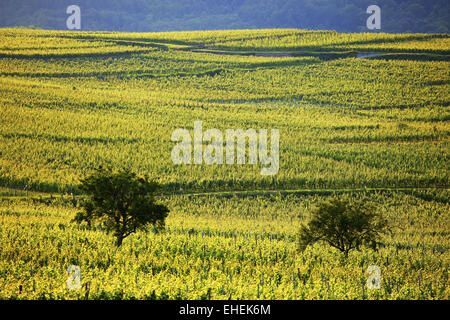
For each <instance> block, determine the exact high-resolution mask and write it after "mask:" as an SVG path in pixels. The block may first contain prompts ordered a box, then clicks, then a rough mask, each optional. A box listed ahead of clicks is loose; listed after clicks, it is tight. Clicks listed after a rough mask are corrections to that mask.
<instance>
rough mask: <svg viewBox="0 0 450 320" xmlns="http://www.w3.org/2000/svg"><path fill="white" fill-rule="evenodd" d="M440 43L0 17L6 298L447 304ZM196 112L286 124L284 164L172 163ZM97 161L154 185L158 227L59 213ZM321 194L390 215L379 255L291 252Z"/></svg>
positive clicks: (447, 134)
mask: <svg viewBox="0 0 450 320" xmlns="http://www.w3.org/2000/svg"><path fill="white" fill-rule="evenodd" d="M361 54H367V58H358V56H359V55H361ZM449 57H450V37H449V36H448V35H447V34H384V33H359V34H358V33H338V32H334V31H308V30H298V29H260V30H228V31H192V32H161V33H121V32H77V31H73V32H72V31H71V32H69V31H50V30H32V29H22V28H4V29H0V299H93V300H102V299H186V300H192V299H195V300H197V299H214V300H225V299H232V300H237V299H244V300H247V299H251V300H253V299H264V300H302V299H308V300H309V299H312V300H316V299H339V300H340V299H345V300H346V299H350V300H354V299H393V300H395V299H406V300H410V299H422V300H423V299H425V300H448V298H449V294H450V289H449V286H448V284H449V279H448V268H449V262H450V259H449V258H450V255H449V252H450V251H449V250H450V204H449V172H450V171H449V164H450V152H449V150H450V94H449V92H450V60H449ZM195 121H202V123H203V127H204V130H206V129H212V128H215V129H218V130H220V131H221V132H225V131H226V130H227V129H243V130H247V129H250V128H252V129H255V130H260V129H269V130H270V129H278V130H279V135H280V136H279V171H278V172H277V174H276V175H261V174H260V168H261V166H260V164H248V163H246V164H234V165H228V164H226V165H225V164H224V165H221V164H213V165H209V164H205V163H203V164H198V165H196V164H192V165H177V164H174V163H173V161H172V158H171V152H172V149H173V147H174V146H175V143H174V142H173V141H172V140H171V134H172V132H173V131H174V130H176V129H177V128H186V129H188V130H189V131H190V132H192V130H193V128H194V122H195ZM223 149H224V150H225V145H224V146H223ZM98 165H107V166H112V167H115V168H120V167H128V168H130V169H132V170H133V171H134V172H136V173H138V174H139V175H144V174H148V175H149V176H150V177H152V178H153V179H155V181H157V182H158V183H159V184H160V185H161V186H162V188H161V190H160V191H159V193H158V195H157V198H158V199H159V200H160V201H161V202H162V203H164V204H165V205H167V207H168V208H169V209H170V213H169V216H168V218H167V221H166V227H165V230H163V231H162V232H161V233H156V232H153V231H152V230H149V231H147V232H144V231H139V232H137V233H135V234H132V235H130V236H129V237H127V238H126V239H125V240H124V242H123V245H122V246H121V247H119V248H116V247H115V246H114V238H113V236H112V235H111V234H108V233H106V232H105V231H104V230H102V228H101V226H100V225H95V226H91V227H87V226H85V225H79V224H75V223H73V222H71V220H72V219H73V218H74V216H75V215H76V213H77V212H78V211H79V210H80V207H79V206H77V205H76V201H75V205H74V202H73V200H74V199H76V200H78V201H79V200H81V199H82V197H83V195H82V193H81V192H80V190H79V188H78V187H77V186H78V184H79V183H80V180H81V179H82V178H83V177H85V176H86V175H88V174H90V173H92V172H93V171H94V170H95V169H96V168H97V167H98ZM332 196H337V197H343V198H346V197H348V198H351V199H363V200H364V201H367V202H371V203H373V204H375V205H376V208H377V210H378V211H380V212H381V213H383V214H384V215H385V216H386V217H387V219H388V221H389V223H390V224H391V225H392V226H393V229H394V231H393V233H392V234H390V235H387V236H386V237H385V238H383V240H382V246H381V248H379V250H377V251H374V250H372V249H368V248H367V249H366V248H364V249H363V250H361V251H352V252H351V253H350V255H349V257H348V260H346V259H344V258H343V257H342V254H341V253H340V252H339V251H337V250H336V249H334V248H331V247H328V246H326V245H325V244H323V243H320V244H319V243H317V244H314V246H312V247H308V249H307V250H306V251H304V252H303V253H301V252H299V251H298V250H297V233H298V230H299V227H300V225H301V224H303V223H306V222H307V221H308V220H309V219H310V217H311V210H312V209H313V208H314V207H315V206H316V205H317V204H318V203H319V202H320V201H322V200H326V199H329V198H330V197H332ZM70 265H75V266H78V267H79V268H80V271H81V288H80V289H78V290H69V289H68V287H67V285H66V280H67V278H68V273H67V268H68V267H69V266H70ZM371 265H376V266H378V267H379V268H380V270H381V289H368V288H367V286H366V282H367V278H368V274H367V272H366V271H367V268H368V267H369V266H371Z"/></svg>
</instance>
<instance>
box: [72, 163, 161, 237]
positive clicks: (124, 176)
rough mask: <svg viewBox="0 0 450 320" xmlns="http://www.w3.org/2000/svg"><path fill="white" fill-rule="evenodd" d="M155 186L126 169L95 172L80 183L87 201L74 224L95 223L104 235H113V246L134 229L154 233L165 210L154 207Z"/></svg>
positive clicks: (159, 227) (159, 226)
mask: <svg viewBox="0 0 450 320" xmlns="http://www.w3.org/2000/svg"><path fill="white" fill-rule="evenodd" d="M157 188H158V184H157V183H156V182H153V181H150V180H149V178H148V177H147V176H145V177H138V176H137V175H136V174H135V173H133V172H131V171H130V170H128V169H122V170H120V171H117V172H115V171H113V170H111V169H103V168H99V169H97V170H96V171H95V172H94V173H93V174H91V175H90V176H88V177H86V178H85V179H83V180H82V181H81V185H80V189H81V190H82V191H83V192H84V193H86V195H87V199H86V200H85V201H83V202H82V203H81V204H80V205H81V207H82V208H83V210H82V211H80V212H78V213H77V215H76V216H75V218H74V220H73V221H74V222H78V223H81V222H83V221H85V222H87V224H88V225H91V224H92V223H93V222H94V221H95V222H99V223H100V224H101V225H102V226H103V227H105V229H106V230H107V231H108V232H113V234H114V236H115V237H116V245H117V246H120V245H121V244H122V241H123V239H125V238H126V237H127V236H128V235H130V234H131V233H133V232H135V231H136V230H138V229H141V230H146V229H147V227H148V226H150V225H153V227H154V228H155V229H156V230H159V229H162V228H163V227H164V225H165V218H166V217H167V214H168V212H169V209H168V208H167V207H166V206H164V205H162V204H157V203H156V202H155V199H154V192H155V191H156V190H157Z"/></svg>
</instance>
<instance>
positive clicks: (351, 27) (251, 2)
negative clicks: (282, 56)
mask: <svg viewBox="0 0 450 320" xmlns="http://www.w3.org/2000/svg"><path fill="white" fill-rule="evenodd" d="M372 4H376V5H378V6H380V7H381V10H382V12H381V21H382V22H381V31H382V32H391V33H393V32H399V33H400V32H401V33H404V32H407V33H408V32H423V33H429V32H433V33H448V32H449V21H450V1H448V0H39V1H36V0H20V1H17V0H2V1H1V2H0V27H15V26H25V27H28V26H35V27H38V28H43V29H61V30H63V29H66V23H65V21H66V18H67V16H68V15H67V14H66V8H67V6H69V5H78V6H80V8H81V15H82V30H105V31H133V32H135V31H136V32H148V31H179V30H216V29H255V28H301V29H313V30H317V29H327V30H337V31H340V32H364V31H368V30H367V29H366V19H367V17H368V16H369V15H368V14H367V13H366V9H367V7H368V6H369V5H372Z"/></svg>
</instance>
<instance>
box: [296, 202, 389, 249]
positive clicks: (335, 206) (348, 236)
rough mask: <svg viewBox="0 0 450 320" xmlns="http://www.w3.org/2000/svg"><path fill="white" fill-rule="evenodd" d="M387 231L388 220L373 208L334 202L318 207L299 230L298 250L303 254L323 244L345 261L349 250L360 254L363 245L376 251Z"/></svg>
mask: <svg viewBox="0 0 450 320" xmlns="http://www.w3.org/2000/svg"><path fill="white" fill-rule="evenodd" d="M387 231H389V227H388V222H387V220H386V219H384V218H383V216H382V215H381V214H379V213H377V212H376V210H375V207H374V206H373V205H371V204H369V203H365V202H362V201H352V202H350V201H349V200H340V199H336V198H333V199H331V200H329V201H324V202H321V203H319V205H318V207H317V208H316V209H315V210H314V211H313V212H312V215H311V220H310V221H309V222H308V224H306V225H302V226H301V227H300V232H299V241H298V246H299V250H300V251H304V250H305V249H306V247H307V246H309V245H311V244H313V243H315V242H318V241H322V242H325V243H327V244H328V245H330V246H332V247H334V248H336V249H338V250H340V251H341V252H343V253H344V257H345V258H347V257H348V253H349V252H350V250H352V249H357V250H360V247H361V246H362V245H369V246H370V247H372V248H373V249H374V250H376V247H377V245H378V244H379V240H380V239H381V236H382V235H383V234H384V233H386V232H387Z"/></svg>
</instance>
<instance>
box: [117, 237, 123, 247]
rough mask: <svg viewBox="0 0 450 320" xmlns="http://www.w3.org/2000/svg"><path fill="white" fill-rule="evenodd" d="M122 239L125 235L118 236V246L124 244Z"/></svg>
mask: <svg viewBox="0 0 450 320" xmlns="http://www.w3.org/2000/svg"><path fill="white" fill-rule="evenodd" d="M122 241H123V237H122V236H118V237H117V240H116V246H117V247H120V246H121V245H122Z"/></svg>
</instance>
